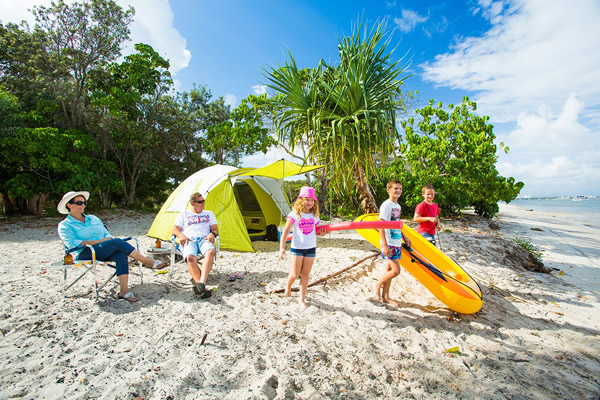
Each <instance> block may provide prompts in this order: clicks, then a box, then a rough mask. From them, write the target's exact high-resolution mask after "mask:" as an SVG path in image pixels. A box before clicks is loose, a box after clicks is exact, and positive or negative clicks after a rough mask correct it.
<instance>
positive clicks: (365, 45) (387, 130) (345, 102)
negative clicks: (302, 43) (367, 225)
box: [265, 23, 405, 212]
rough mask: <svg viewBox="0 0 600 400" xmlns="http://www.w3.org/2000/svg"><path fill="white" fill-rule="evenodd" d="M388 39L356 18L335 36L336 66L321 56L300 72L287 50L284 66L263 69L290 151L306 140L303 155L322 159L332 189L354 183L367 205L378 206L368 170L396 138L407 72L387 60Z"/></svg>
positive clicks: (380, 27) (278, 125) (283, 139)
mask: <svg viewBox="0 0 600 400" xmlns="http://www.w3.org/2000/svg"><path fill="white" fill-rule="evenodd" d="M390 40H391V36H390V35H389V34H387V33H386V32H385V30H384V26H383V24H381V23H380V24H377V25H376V26H374V27H373V29H372V30H371V31H370V32H367V28H366V27H365V28H364V30H363V31H361V29H360V26H359V25H358V24H357V25H356V26H355V27H354V28H353V31H352V35H351V36H350V37H346V38H343V39H342V40H340V42H339V45H338V49H339V57H340V60H339V63H338V64H337V65H336V66H329V65H327V64H326V63H325V62H324V61H321V62H320V63H319V65H318V66H317V68H315V69H312V70H310V71H309V72H308V73H307V74H306V73H303V72H302V70H299V69H298V67H297V65H296V62H295V60H294V58H293V56H292V55H291V53H290V61H289V62H286V64H285V65H284V66H283V67H278V68H274V69H271V70H270V71H266V72H265V76H266V77H267V79H268V81H269V82H268V84H267V86H269V87H270V88H272V89H273V90H275V91H276V92H277V93H280V94H281V95H282V96H281V103H280V112H279V115H278V116H277V117H276V130H277V132H278V138H279V141H280V142H281V143H286V144H287V145H289V147H290V148H291V149H292V150H293V149H294V146H295V145H297V144H301V143H305V144H306V145H307V146H308V159H309V161H311V162H320V163H326V164H328V166H329V169H330V174H331V178H332V182H334V189H336V191H337V192H343V191H348V190H351V189H352V188H354V187H355V188H356V189H357V191H358V195H359V197H360V199H361V207H362V209H363V210H364V211H365V212H376V211H378V207H377V204H376V202H375V198H374V197H373V194H372V191H371V188H370V186H369V182H368V177H369V176H370V175H373V174H375V173H376V170H377V167H378V165H379V164H380V163H381V161H382V160H385V159H386V158H387V157H389V156H390V155H392V154H393V152H394V149H395V143H396V142H397V140H398V139H399V133H398V130H397V126H396V113H397V112H398V111H399V109H400V108H401V106H402V99H401V90H400V87H401V85H402V83H403V80H404V79H405V77H404V78H400V75H401V74H402V73H403V72H404V68H401V67H400V66H399V62H400V60H397V61H393V60H392V56H393V50H389V49H388V45H389V43H390Z"/></svg>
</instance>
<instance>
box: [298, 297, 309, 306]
mask: <svg viewBox="0 0 600 400" xmlns="http://www.w3.org/2000/svg"><path fill="white" fill-rule="evenodd" d="M298 304H300V305H301V306H302V307H304V308H308V305H307V304H306V302H305V301H304V299H298Z"/></svg>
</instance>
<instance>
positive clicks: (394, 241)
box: [373, 179, 410, 305]
mask: <svg viewBox="0 0 600 400" xmlns="http://www.w3.org/2000/svg"><path fill="white" fill-rule="evenodd" d="M386 190H387V192H388V196H389V199H388V200H386V201H384V202H383V203H382V204H381V207H380V212H379V219H380V220H382V221H400V212H401V211H402V209H401V207H400V205H399V204H398V199H399V198H400V195H401V194H402V183H400V181H398V180H395V179H393V180H391V181H389V182H388V183H387V185H386ZM379 241H380V244H381V256H382V257H383V259H384V260H387V264H386V271H385V272H384V273H383V275H381V278H379V281H377V283H376V284H375V286H374V288H373V291H374V293H375V296H376V298H377V299H379V300H381V301H383V302H384V303H388V302H390V303H393V304H396V305H398V302H396V301H395V300H392V299H391V298H390V286H391V284H392V279H393V278H395V277H396V276H398V275H400V257H401V255H402V242H403V241H404V243H406V245H407V246H408V247H410V240H409V239H408V238H407V237H406V236H404V233H402V230H400V229H380V230H379Z"/></svg>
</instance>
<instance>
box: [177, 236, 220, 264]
mask: <svg viewBox="0 0 600 400" xmlns="http://www.w3.org/2000/svg"><path fill="white" fill-rule="evenodd" d="M214 248H215V246H214V245H213V244H212V243H211V242H209V241H208V240H206V238H191V239H190V240H188V241H187V243H186V244H185V245H184V246H183V251H182V255H183V259H184V260H185V259H187V257H188V256H197V255H198V254H200V255H202V256H204V255H206V252H207V251H209V250H210V249H214Z"/></svg>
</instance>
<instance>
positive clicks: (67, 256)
mask: <svg viewBox="0 0 600 400" xmlns="http://www.w3.org/2000/svg"><path fill="white" fill-rule="evenodd" d="M71 264H73V256H72V255H71V253H67V254H65V265H71Z"/></svg>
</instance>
